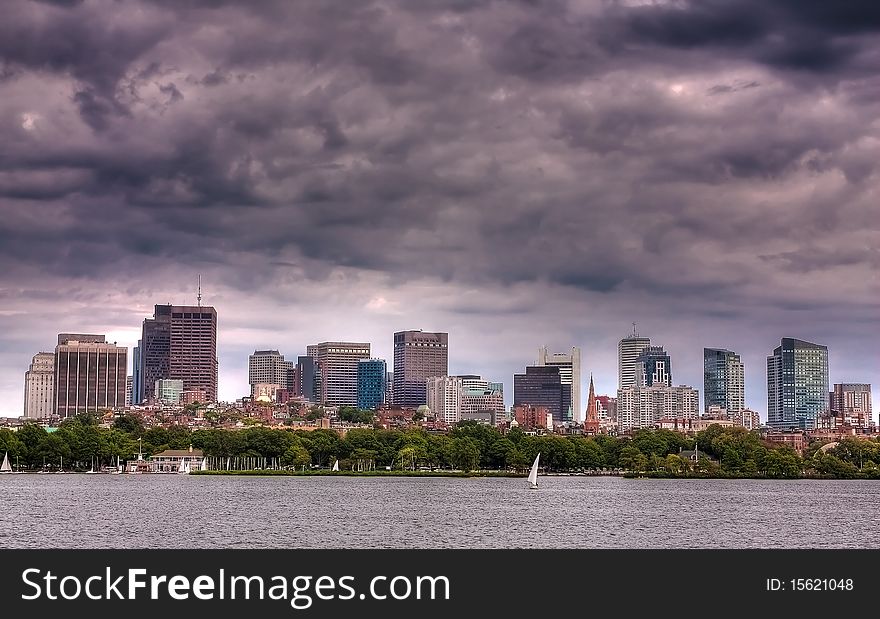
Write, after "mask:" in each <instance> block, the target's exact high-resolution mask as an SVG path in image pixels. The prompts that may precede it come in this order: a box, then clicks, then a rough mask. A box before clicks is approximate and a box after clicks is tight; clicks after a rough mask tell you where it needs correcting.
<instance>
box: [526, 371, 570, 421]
mask: <svg viewBox="0 0 880 619" xmlns="http://www.w3.org/2000/svg"><path fill="white" fill-rule="evenodd" d="M568 393H570V391H568V389H566V388H564V385H563V384H562V377H561V376H560V375H559V366H556V365H541V366H532V365H530V366H527V367H526V371H525V374H514V375H513V404H514V406H516V405H519V404H530V405H532V406H545V407H547V410H549V411H550V413H551V414H552V415H553V421H554V423H561V422H562V421H563V413H562V411H563V406H564V402H566V395H567V394H568ZM569 397H570V396H569Z"/></svg>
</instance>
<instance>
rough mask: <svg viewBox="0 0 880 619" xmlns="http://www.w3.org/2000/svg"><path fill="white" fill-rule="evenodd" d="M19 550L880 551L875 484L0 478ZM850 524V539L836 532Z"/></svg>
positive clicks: (11, 538)
mask: <svg viewBox="0 0 880 619" xmlns="http://www.w3.org/2000/svg"><path fill="white" fill-rule="evenodd" d="M0 488H2V491H3V497H4V501H3V502H4V509H3V510H2V512H0V540H2V544H0V545H2V546H3V547H7V548H9V547H14V548H234V547H243V548H718V547H721V548H816V547H832V548H847V547H859V548H878V547H880V541H878V537H877V536H876V534H875V531H876V530H877V527H878V525H880V516H878V515H876V512H877V510H876V508H875V506H876V504H877V500H878V498H880V483H877V482H871V481H850V480H840V481H813V480H797V481H762V480H629V479H621V478H613V477H612V478H609V477H546V478H542V486H541V489H540V490H539V491H537V492H533V491H529V490H528V489H527V488H526V487H525V482H524V480H521V479H502V478H497V479H491V478H487V479H481V478H472V479H454V478H404V477H392V478H375V477H365V478H350V477H196V476H193V477H189V476H183V475H112V476H110V475H63V476H62V475H58V476H55V475H13V476H5V477H2V478H0ZM833 522H846V523H847V526H846V527H838V526H831V525H830V523H833Z"/></svg>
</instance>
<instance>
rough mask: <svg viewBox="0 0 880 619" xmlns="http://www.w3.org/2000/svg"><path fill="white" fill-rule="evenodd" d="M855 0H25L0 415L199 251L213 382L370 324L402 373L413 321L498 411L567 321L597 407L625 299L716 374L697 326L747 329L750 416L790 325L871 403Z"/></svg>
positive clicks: (234, 385) (860, 41) (6, 76)
mask: <svg viewBox="0 0 880 619" xmlns="http://www.w3.org/2000/svg"><path fill="white" fill-rule="evenodd" d="M863 8H864V9H865V11H866V12H867V10H868V7H863ZM859 13H860V12H859V11H854V12H853V11H851V10H849V9H848V8H846V7H843V8H841V7H838V6H837V5H836V4H835V3H812V4H809V3H808V4H804V3H791V2H787V3H765V2H755V1H754V0H731V2H727V3H691V2H676V3H662V2H657V3H643V2H602V1H600V0H596V1H594V2H591V1H589V0H586V1H583V2H581V1H577V2H575V1H570V2H569V1H562V0H558V1H557V0H550V1H548V2H543V3H485V2H479V1H477V0H472V1H468V0H463V1H456V2H449V3H443V2H431V3H406V2H395V1H392V0H387V1H382V2H370V1H367V2H365V3H363V4H359V5H358V7H356V8H352V7H351V6H349V5H348V4H346V5H345V6H343V5H340V4H334V3H323V2H316V3H305V4H302V3H285V2H279V1H276V0H266V1H265V2H254V3H231V2H224V1H223V0H218V1H217V2H211V3H168V2H165V3H157V2H148V1H146V0H131V1H130V2H125V3H118V2H113V1H111V0H89V1H88V2H53V3H50V2H20V3H12V6H10V7H9V8H8V10H7V11H6V12H5V13H4V20H2V23H0V35H2V36H0V41H2V43H0V98H2V100H3V101H4V111H5V112H6V113H5V114H4V117H3V120H2V122H0V140H2V142H3V144H4V156H3V157H0V214H2V217H0V264H2V265H3V273H2V275H0V414H2V415H9V416H16V415H18V414H20V411H21V410H22V408H23V401H22V400H23V388H22V382H23V376H24V372H25V371H26V370H27V367H28V365H29V363H30V362H31V360H32V358H33V356H34V355H35V354H36V353H37V352H39V351H47V350H50V349H51V348H52V345H53V342H54V341H55V337H56V336H57V334H58V333H59V332H62V331H74V332H80V333H103V334H106V335H107V339H108V341H116V342H118V343H119V344H120V345H122V346H126V347H128V349H129V351H130V354H129V355H128V357H132V354H131V349H132V347H133V346H134V345H135V344H136V342H137V340H138V339H140V336H139V335H138V334H139V330H140V325H141V322H142V320H143V318H144V317H145V316H150V315H151V314H152V313H153V307H154V305H155V304H157V303H174V304H177V305H194V304H196V287H197V285H196V282H197V277H198V275H199V274H201V276H202V284H203V287H202V290H203V295H204V300H205V303H206V304H208V305H211V306H214V307H217V308H218V311H219V312H220V313H221V321H220V323H219V325H218V341H217V350H218V353H219V367H218V371H219V385H220V393H219V394H218V395H219V397H220V398H221V399H225V400H228V399H233V398H235V397H238V396H239V395H242V394H245V393H247V391H248V384H247V358H248V355H250V354H251V353H252V352H253V351H254V350H257V349H280V350H281V351H282V352H284V353H285V354H286V355H288V358H289V359H294V358H295V357H296V355H298V354H300V353H301V351H304V350H305V347H306V346H307V345H309V344H314V343H315V342H322V341H354V342H362V341H365V342H371V343H372V346H373V348H372V350H371V354H372V355H373V356H377V357H381V358H384V359H386V360H387V361H388V363H389V365H393V363H392V360H393V350H392V346H391V341H390V339H391V338H390V334H392V333H394V332H397V331H400V330H406V329H413V328H424V329H425V330H438V331H442V332H448V333H449V334H450V353H451V354H450V358H449V373H450V374H479V375H481V376H484V377H487V378H490V379H492V380H499V381H504V384H505V390H504V393H505V398H506V399H507V401H508V403H509V402H510V398H512V396H513V389H512V382H511V381H512V376H513V375H514V373H516V372H519V371H522V368H523V367H525V365H527V364H529V363H532V362H534V360H535V359H534V355H535V351H536V350H538V348H539V347H541V346H547V347H548V350H550V351H565V350H569V349H570V348H571V347H573V346H576V347H578V348H580V349H581V351H582V359H581V365H582V373H581V383H580V392H581V395H582V397H581V405H580V406H581V407H583V406H584V405H585V402H584V401H583V394H586V393H587V384H586V381H587V379H588V376H589V373H591V372H592V374H593V375H594V377H595V388H596V392H597V393H598V394H614V393H616V390H617V348H616V347H617V342H618V340H619V339H620V338H621V337H623V336H624V335H625V334H626V333H627V332H629V330H630V329H629V324H630V323H632V322H636V323H638V325H639V330H640V332H641V333H643V334H645V335H647V336H650V338H651V341H652V342H653V343H656V344H659V345H662V346H663V347H664V349H665V350H666V351H667V352H668V353H669V354H670V356H671V358H672V364H673V365H674V371H675V374H674V376H675V383H677V384H686V385H691V386H693V387H694V388H698V389H700V390H701V392H702V371H703V359H702V349H703V348H706V347H709V348H726V349H730V350H735V351H736V352H737V353H738V354H740V355H741V358H742V362H743V364H744V367H745V383H746V396H745V397H746V401H745V404H746V406H750V407H753V408H755V409H757V410H760V411H762V415H765V416H766V410H765V409H766V402H767V394H766V391H767V387H766V377H765V372H766V357H767V356H768V355H769V354H771V353H772V351H773V349H774V348H775V347H776V346H778V345H779V341H780V338H783V337H791V338H799V339H803V340H805V341H810V342H819V343H821V344H823V345H825V346H827V347H828V349H829V355H830V360H829V364H830V369H831V376H830V380H831V382H832V383H835V382H847V383H850V382H851V383H871V384H872V385H874V390H875V392H874V393H873V396H874V400H875V401H880V400H878V397H880V393H878V392H877V391H876V390H877V389H878V387H880V379H878V353H877V351H878V350H880V329H878V316H880V280H878V278H877V272H878V270H880V260H878V252H877V247H880V220H878V218H877V216H876V210H877V207H876V195H877V193H878V190H880V142H878V140H877V124H876V117H877V110H876V88H877V78H876V62H875V59H876V57H877V53H878V50H880V42H878V39H877V37H875V36H871V34H872V33H873V30H875V29H876V28H875V26H876V20H874V21H872V18H871V17H870V15H869V16H868V17H864V18H863V17H862V16H860V14H859ZM230 24H235V26H236V28H238V30H237V35H238V36H235V37H230V36H228V34H227V32H228V29H229V27H230ZM355 33H356V35H355ZM60 41H63V42H64V44H63V45H62V44H60V43H59V42H60ZM97 59H100V61H98V60H97ZM129 373H131V371H130V370H129ZM578 413H582V411H578Z"/></svg>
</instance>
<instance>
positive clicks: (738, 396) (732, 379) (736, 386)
mask: <svg viewBox="0 0 880 619" xmlns="http://www.w3.org/2000/svg"><path fill="white" fill-rule="evenodd" d="M710 406H720V407H721V408H724V409H726V410H727V415H728V418H732V417H733V416H734V415H736V414H737V413H740V412H742V410H743V409H744V408H745V379H744V374H743V364H742V360H741V359H740V356H739V355H738V354H736V353H735V352H732V351H730V350H725V349H723V348H704V349H703V411H704V412H708V410H709V407H710Z"/></svg>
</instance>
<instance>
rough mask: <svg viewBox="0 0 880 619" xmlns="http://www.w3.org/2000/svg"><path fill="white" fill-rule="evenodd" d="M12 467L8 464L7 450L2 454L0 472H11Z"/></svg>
mask: <svg viewBox="0 0 880 619" xmlns="http://www.w3.org/2000/svg"><path fill="white" fill-rule="evenodd" d="M11 472H12V467H11V466H10V464H9V452H8V451H7V452H6V453H4V454H3V465H2V466H0V473H11Z"/></svg>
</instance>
